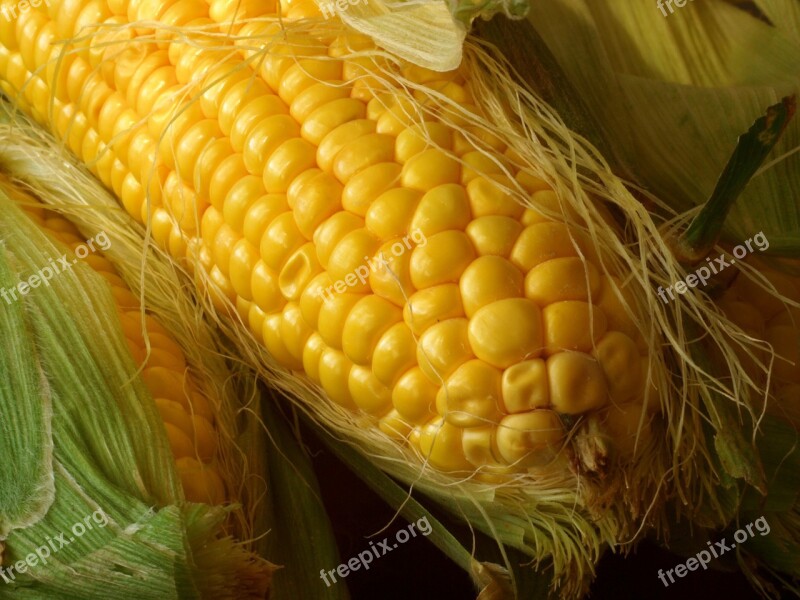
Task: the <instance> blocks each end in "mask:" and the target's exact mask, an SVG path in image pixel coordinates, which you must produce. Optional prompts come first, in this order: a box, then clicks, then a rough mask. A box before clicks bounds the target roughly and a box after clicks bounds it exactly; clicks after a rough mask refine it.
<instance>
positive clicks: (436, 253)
mask: <svg viewBox="0 0 800 600" xmlns="http://www.w3.org/2000/svg"><path fill="white" fill-rule="evenodd" d="M427 240H428V241H427V243H426V244H425V245H424V246H418V247H417V248H415V249H414V251H413V252H412V254H411V282H412V283H413V284H414V287H415V288H417V289H418V290H421V289H425V288H427V287H431V286H434V285H439V284H441V283H455V282H456V281H458V279H459V277H461V274H462V273H463V272H464V269H466V268H467V267H468V266H469V264H470V263H471V262H472V261H473V260H474V259H475V249H474V248H473V247H472V242H470V241H469V238H468V237H467V236H466V234H465V233H464V232H463V231H443V232H441V233H437V234H436V235H432V236H430V237H429V238H427Z"/></svg>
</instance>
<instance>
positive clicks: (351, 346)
mask: <svg viewBox="0 0 800 600" xmlns="http://www.w3.org/2000/svg"><path fill="white" fill-rule="evenodd" d="M402 318H403V316H402V312H401V311H400V309H399V308H398V307H397V306H395V305H394V304H392V303H391V302H389V301H388V300H384V299H383V298H380V297H379V296H375V295H372V294H370V295H368V296H366V297H364V298H362V299H361V300H359V301H358V302H357V303H356V304H355V306H353V308H352V310H351V311H350V313H349V314H348V315H347V319H346V321H345V323H344V328H343V330H342V351H343V352H344V353H345V356H347V358H349V359H350V360H352V361H353V362H354V363H355V364H357V365H369V364H370V363H371V362H372V353H373V351H374V350H375V346H376V345H377V344H378V340H379V339H380V338H381V336H382V335H383V334H384V333H385V332H386V330H387V329H389V327H391V326H392V325H394V324H395V323H398V322H399V321H401V320H402Z"/></svg>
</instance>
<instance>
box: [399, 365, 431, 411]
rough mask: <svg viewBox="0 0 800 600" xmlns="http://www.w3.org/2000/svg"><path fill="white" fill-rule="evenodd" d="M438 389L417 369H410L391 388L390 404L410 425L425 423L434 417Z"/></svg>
mask: <svg viewBox="0 0 800 600" xmlns="http://www.w3.org/2000/svg"><path fill="white" fill-rule="evenodd" d="M438 389H439V387H438V386H436V385H434V384H433V383H431V382H430V380H429V379H428V377H427V376H426V375H425V373H423V371H422V369H420V368H419V367H412V368H411V369H409V370H408V371H406V372H405V373H403V375H402V376H401V377H400V379H398V380H397V383H396V384H395V385H394V388H392V404H393V405H394V407H395V408H396V409H397V412H399V413H400V414H401V415H402V416H403V417H404V418H406V419H408V420H409V421H410V422H411V423H426V422H427V421H429V420H430V419H431V418H433V417H434V416H435V409H436V393H437V391H438Z"/></svg>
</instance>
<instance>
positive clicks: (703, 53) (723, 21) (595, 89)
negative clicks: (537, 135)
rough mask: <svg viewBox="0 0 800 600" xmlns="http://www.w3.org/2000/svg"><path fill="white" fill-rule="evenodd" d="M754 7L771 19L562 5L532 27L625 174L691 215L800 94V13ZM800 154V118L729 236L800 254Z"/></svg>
mask: <svg viewBox="0 0 800 600" xmlns="http://www.w3.org/2000/svg"><path fill="white" fill-rule="evenodd" d="M754 4H755V5H756V6H757V7H758V8H759V9H760V10H761V11H763V15H765V17H766V18H759V17H758V16H756V15H754V14H752V13H751V12H747V11H745V10H742V9H741V8H737V7H736V6H734V5H733V4H732V3H728V2H723V1H722V0H708V1H706V2H689V3H687V4H686V6H684V7H682V8H676V10H675V12H674V13H673V14H668V15H667V16H666V17H665V16H664V15H663V14H662V12H661V11H660V10H659V9H658V8H657V7H656V6H655V5H654V3H653V2H651V1H650V0H632V1H630V2H625V3H614V2H605V3H596V2H587V1H584V0H555V1H553V2H540V3H536V4H534V5H533V6H532V10H531V12H530V13H529V15H528V21H529V23H530V26H532V27H533V28H534V29H535V30H536V32H537V33H538V34H539V35H540V36H541V37H542V38H543V39H544V41H545V43H546V45H547V47H548V48H549V50H550V51H551V52H552V54H553V55H554V56H555V59H556V62H557V64H558V65H559V66H560V68H561V69H562V70H563V72H564V73H565V75H566V78H567V80H568V81H569V83H570V84H571V85H572V86H573V87H574V88H575V89H576V90H577V94H578V96H579V97H580V98H581V99H582V101H583V104H584V106H585V107H586V108H587V109H588V111H589V114H590V117H591V118H592V119H594V120H596V122H597V124H598V128H597V133H598V135H599V136H603V137H605V142H604V146H605V147H609V146H610V147H612V149H613V152H614V154H615V158H616V164H617V167H618V168H619V170H620V171H622V172H624V173H625V174H626V175H629V176H631V177H633V178H634V179H635V180H636V181H637V182H638V183H639V184H640V185H642V186H644V187H646V188H647V189H648V190H650V191H652V192H653V193H654V194H655V195H657V196H658V197H659V198H661V199H663V200H664V202H666V203H667V204H668V205H669V206H670V207H671V208H673V209H674V210H675V211H677V212H683V211H686V210H689V209H691V208H692V207H694V206H697V205H700V204H702V203H703V202H705V201H706V200H707V199H708V198H709V197H710V195H711V192H712V190H713V189H714V187H715V184H716V182H717V178H718V177H719V175H720V173H722V170H723V168H724V167H725V164H726V162H727V160H728V157H729V156H730V154H731V152H732V150H733V147H734V146H735V144H736V139H737V137H738V136H739V135H740V134H742V133H744V132H745V131H747V129H748V127H749V126H750V124H751V123H752V122H753V121H754V120H755V119H756V118H757V117H758V116H759V115H761V114H763V112H764V110H765V109H766V107H768V106H771V105H773V104H776V103H777V102H778V101H779V100H780V99H781V98H782V97H784V96H787V95H789V94H797V93H798V92H800V62H798V60H797V57H798V55H800V36H798V27H797V23H798V20H800V7H799V6H798V4H797V2H794V1H793V0H755V2H754ZM492 39H493V40H494V41H495V42H497V43H498V44H500V46H501V48H502V47H503V43H504V41H503V40H500V39H498V38H492ZM525 39H527V38H526V36H525V35H523V34H522V33H520V35H519V36H517V40H522V42H519V41H517V43H522V44H524V43H525V41H524V40H525ZM511 43H514V41H513V40H512V42H511ZM518 67H519V68H520V69H521V70H522V72H523V75H524V76H525V77H526V79H527V80H528V81H530V82H531V83H534V82H535V77H534V76H532V75H531V74H530V73H526V72H525V65H524V64H519V65H518ZM798 147H800V122H798V120H797V119H795V121H794V122H793V123H791V124H790V125H789V127H788V129H787V131H786V133H785V135H784V137H783V139H782V140H781V141H780V142H779V143H778V145H777V146H776V148H775V150H774V151H773V153H772V154H771V156H770V158H769V159H768V160H767V162H766V163H765V164H764V166H763V167H762V168H761V169H760V170H759V171H758V172H757V173H756V175H755V177H754V178H753V179H752V180H751V181H750V183H749V185H748V187H747V188H746V189H745V190H744V192H743V194H742V197H741V199H740V201H739V202H738V203H737V205H736V206H735V207H734V209H733V212H732V214H731V217H730V218H729V219H728V221H727V224H726V230H725V237H726V238H727V239H730V240H737V241H738V240H741V239H747V238H748V237H750V236H751V235H752V233H753V232H757V231H761V230H763V231H764V233H765V234H766V236H767V238H768V239H769V240H770V248H769V252H770V254H774V255H784V256H797V255H798V252H800V243H799V242H798V240H800V210H799V209H798V204H797V202H796V198H797V196H798V194H800V153H798V152H797V150H798ZM609 158H612V157H609Z"/></svg>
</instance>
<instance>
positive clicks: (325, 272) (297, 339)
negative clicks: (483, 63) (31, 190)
mask: <svg viewBox="0 0 800 600" xmlns="http://www.w3.org/2000/svg"><path fill="white" fill-rule="evenodd" d="M2 1H9V0H2ZM269 4H270V3H267V2H255V1H252V2H251V1H245V2H238V1H233V0H208V1H206V0H166V1H164V2H144V1H139V0H131V1H128V2H122V1H120V0H90V1H86V2H65V1H63V0H52V2H50V4H49V6H43V7H41V8H40V9H38V10H31V11H30V12H27V13H25V14H22V15H20V18H19V19H18V21H17V22H16V24H14V25H8V24H2V23H0V79H1V80H2V81H0V85H2V87H3V89H4V90H6V92H8V93H9V94H10V95H11V96H12V97H14V98H18V99H19V101H20V103H21V104H22V105H23V106H24V108H25V109H26V110H28V111H29V113H30V114H32V115H33V116H34V117H35V118H37V119H38V120H40V121H41V122H43V123H44V124H46V125H48V126H49V127H50V128H51V130H52V131H53V132H54V133H55V135H56V136H57V137H58V138H59V139H62V140H64V142H65V143H66V144H67V145H68V147H69V148H71V149H72V150H73V151H74V152H75V153H76V154H77V155H79V156H80V157H81V158H82V160H83V161H85V162H86V163H87V165H89V167H90V168H91V169H92V171H93V172H94V173H95V174H96V175H97V176H98V177H99V178H100V179H101V180H102V181H103V182H104V183H105V185H106V186H108V187H109V188H111V189H113V190H114V192H115V193H116V194H117V196H118V197H119V198H120V200H121V202H122V203H123V205H124V206H125V208H126V209H127V210H128V212H129V213H130V214H132V215H133V216H134V217H136V218H138V219H139V220H140V221H142V222H144V221H145V220H146V219H148V218H149V219H150V223H151V224H152V231H153V235H154V237H155V239H156V240H157V242H158V243H159V244H161V245H162V246H163V247H164V248H166V249H167V250H168V251H169V252H170V253H171V254H172V255H173V256H174V257H176V258H178V259H183V258H187V257H188V258H189V259H190V260H188V261H187V262H188V264H189V265H199V266H200V268H202V269H203V270H204V271H205V272H206V273H207V274H208V276H209V277H210V280H211V281H212V283H213V285H212V288H213V289H212V292H213V293H214V294H215V295H216V297H217V299H227V300H229V301H231V302H232V303H233V304H234V305H235V306H236V308H237V310H238V311H239V313H240V314H241V315H242V317H243V318H244V320H245V322H247V323H248V324H249V326H250V329H251V330H252V332H253V334H254V335H255V336H256V337H257V338H258V339H260V340H261V341H263V344H264V345H265V346H266V348H267V349H268V350H269V352H270V354H271V355H272V356H273V357H274V358H275V360H276V361H278V362H279V363H280V364H281V365H283V366H285V367H286V368H288V369H292V370H296V371H303V372H305V374H306V375H307V376H308V377H310V378H311V379H312V380H313V381H315V382H317V383H319V384H320V385H321V386H322V388H324V390H325V391H326V392H327V395H328V396H329V397H330V398H331V399H332V400H333V401H334V402H336V403H339V404H340V405H341V406H343V407H347V408H349V409H352V410H354V411H361V412H362V413H366V414H369V415H372V416H373V417H374V419H375V421H376V423H377V425H378V426H379V427H380V429H381V430H382V431H384V432H385V433H386V434H387V435H389V436H392V437H394V438H397V439H398V440H407V441H409V442H410V443H411V444H412V445H413V446H414V447H416V448H417V449H418V450H420V451H421V453H422V454H423V455H424V456H425V457H426V459H427V460H428V461H429V462H430V464H432V465H433V466H435V467H438V468H440V469H443V470H468V471H473V470H475V468H476V467H481V468H482V469H484V470H488V471H496V472H498V473H504V472H514V471H520V470H525V469H527V468H529V467H536V466H539V465H541V464H544V463H546V462H548V461H550V460H551V459H552V457H553V455H554V454H555V453H557V452H558V451H559V449H560V448H561V446H562V444H563V443H564V441H565V436H566V430H565V426H564V424H563V423H564V419H562V415H582V414H584V413H587V412H590V411H600V410H604V411H606V412H607V418H606V425H607V429H608V431H609V432H611V433H612V435H614V436H616V437H617V438H619V445H620V448H621V449H622V450H623V451H626V450H629V449H630V448H631V447H632V446H631V443H630V440H631V439H634V434H635V432H636V431H637V429H638V427H639V422H640V416H641V415H642V410H643V409H642V402H643V398H644V394H645V376H644V375H645V373H646V372H647V362H648V358H647V353H646V349H645V348H644V347H643V344H642V342H641V339H640V338H639V336H638V333H637V331H636V328H635V327H634V324H633V321H632V320H631V318H630V316H629V314H628V313H627V312H626V310H625V309H624V308H623V303H622V302H621V301H620V298H619V297H618V295H617V293H616V292H615V291H614V290H615V288H617V287H618V283H619V281H618V280H616V279H615V278H613V276H612V275H609V274H606V273H603V272H602V271H600V270H599V269H598V267H597V261H596V260H594V259H592V256H593V253H592V251H591V248H590V247H589V244H586V243H585V240H583V239H582V238H581V236H580V235H579V233H578V232H576V231H572V232H571V231H570V228H569V227H568V226H567V225H565V224H564V223H562V222H558V221H555V220H552V219H550V218H548V217H546V216H545V215H544V213H546V212H547V211H554V210H558V206H559V202H558V199H557V197H556V194H555V193H554V192H553V190H552V189H551V188H550V187H549V186H548V184H547V183H546V182H544V181H542V180H541V179H539V178H537V177H535V176H534V175H533V174H532V173H529V172H526V171H520V170H515V169H514V168H513V167H512V166H510V165H511V162H512V161H510V160H508V159H509V158H510V157H512V156H513V153H512V152H511V150H510V149H508V148H507V146H506V144H505V143H504V142H503V141H502V140H500V139H498V138H497V137H495V136H492V135H490V134H488V133H486V132H485V131H482V130H478V129H477V128H473V127H471V126H465V127H464V128H459V129H456V128H454V127H453V126H450V125H447V124H445V123H444V122H443V120H442V119H439V118H437V117H436V116H435V113H433V114H426V115H425V119H426V122H425V124H424V130H423V128H422V127H423V126H422V125H420V124H419V123H418V122H417V119H415V118H414V117H413V115H414V113H415V102H417V103H424V102H426V94H425V93H423V92H420V91H417V92H415V100H414V102H412V101H411V100H410V98H408V97H406V96H404V95H403V94H401V93H400V92H399V91H398V92H397V93H394V92H387V91H386V89H385V87H380V86H377V85H376V84H375V82H376V78H377V77H378V75H377V74H376V73H375V69H376V68H377V67H376V66H375V63H374V62H373V61H372V60H371V59H366V58H350V57H347V55H348V54H349V52H351V51H352V50H360V49H369V48H371V42H370V41H369V40H368V39H366V38H364V37H361V36H357V35H354V34H350V33H347V34H341V35H338V36H335V37H331V34H330V33H329V30H328V32H326V31H323V29H320V33H319V35H315V34H314V33H313V32H305V33H304V34H303V35H302V36H301V35H299V34H293V33H289V34H287V35H286V36H284V37H280V38H279V39H278V38H275V37H274V35H275V34H276V33H277V32H279V31H280V29H279V25H278V24H277V23H275V22H270V21H267V20H257V21H244V22H242V19H243V18H245V17H270V16H275V14H274V11H275V8H274V6H270V5H269ZM281 6H282V8H283V16H284V17H285V18H286V19H288V20H291V19H293V18H299V17H306V16H314V15H317V14H318V13H317V12H316V11H317V9H316V7H315V5H314V3H313V2H311V1H310V0H303V1H301V2H288V3H284V2H282V3H281ZM235 17H236V18H235ZM135 20H146V21H148V22H153V21H158V22H161V23H163V24H165V25H170V26H184V25H185V26H191V27H200V26H203V27H206V28H208V27H209V26H218V31H220V32H224V33H230V34H232V35H233V36H237V37H229V38H225V39H224V38H219V37H218V38H215V39H214V41H213V43H214V44H215V45H216V46H219V45H220V44H224V43H227V44H228V46H229V48H228V49H227V50H226V49H225V48H222V49H220V48H218V47H215V48H213V49H211V48H203V47H202V46H203V44H187V43H185V42H184V41H182V40H180V39H179V38H177V37H176V36H175V35H174V34H172V33H167V32H165V31H157V32H156V33H155V35H153V31H152V30H150V29H148V28H145V27H141V28H138V27H137V28H136V29H134V28H120V27H119V26H120V25H122V24H125V23H130V22H132V21H135ZM92 24H103V25H104V27H101V28H99V29H93V28H92V27H91V25H92ZM89 32H94V33H95V35H86V34H87V33H89ZM78 36H80V40H79V41H77V42H73V43H70V44H68V45H67V46H66V49H67V50H68V51H69V53H62V48H61V47H60V46H59V45H53V44H52V42H53V41H54V40H59V39H71V38H74V37H78ZM145 36H147V38H146V39H145ZM276 39H277V41H276ZM224 40H227V41H224ZM259 40H269V46H268V47H266V49H264V48H262V46H263V44H262V43H261V42H259ZM113 41H118V42H119V43H117V44H114V43H112V42H113ZM243 59H254V60H250V61H247V62H245V61H244V60H243ZM402 74H403V76H405V77H406V78H408V79H411V80H414V81H415V82H417V83H418V84H420V85H423V86H425V87H426V88H427V89H429V90H432V91H433V90H435V91H436V92H437V93H439V94H443V95H445V96H447V97H449V98H451V99H453V100H454V101H456V102H458V103H459V105H461V106H462V107H463V108H464V109H465V110H468V111H474V112H477V111H478V109H477V107H476V106H475V103H474V101H473V99H472V96H471V93H470V90H469V84H468V81H467V80H466V79H465V74H464V73H461V72H451V73H436V72H432V71H427V70H424V69H420V68H417V67H414V66H411V65H407V66H405V67H403V68H402ZM382 77H383V78H384V79H385V75H383V76H382ZM378 89H380V90H381V91H377V90H378ZM187 90H188V91H187ZM51 108H52V112H51ZM465 133H468V134H471V135H472V136H475V138H477V139H478V140H480V142H479V143H480V147H478V146H476V145H475V144H474V143H472V142H470V141H469V140H468V137H467V136H466V135H465ZM428 140H432V141H433V142H434V144H431V143H430V142H429V141H428ZM492 156H493V157H494V158H496V159H497V161H498V163H499V164H508V165H509V167H508V168H509V169H511V172H512V173H513V175H514V181H512V180H511V179H509V178H508V176H507V175H505V174H504V173H503V170H502V169H501V168H500V167H499V166H498V163H495V161H493V160H492V159H491V157H492ZM517 184H518V185H519V186H521V188H522V189H524V190H526V192H527V194H528V196H529V202H530V204H531V205H532V206H533V207H534V208H525V207H523V206H521V205H520V204H519V203H518V202H517V201H516V200H515V199H514V198H513V196H512V195H511V194H510V193H509V192H508V189H509V188H510V187H513V186H514V185H517ZM148 194H149V200H150V203H149V205H148V203H146V202H145V198H146V195H148ZM409 240H413V242H410V241H409ZM398 248H399V249H400V250H399V251H398ZM576 248H581V249H582V250H581V252H582V253H583V255H584V256H585V257H588V260H584V259H582V258H581V257H580V256H579V252H578V250H577V249H576ZM380 261H383V263H382V264H384V265H385V266H384V268H382V269H375V270H371V272H370V273H369V275H368V277H366V276H364V277H361V278H357V277H356V276H355V274H357V273H359V268H361V269H362V270H361V271H360V272H361V273H363V272H364V271H363V267H364V265H367V264H373V262H380ZM612 279H613V280H612ZM654 404H655V403H654ZM567 420H569V419H567Z"/></svg>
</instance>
